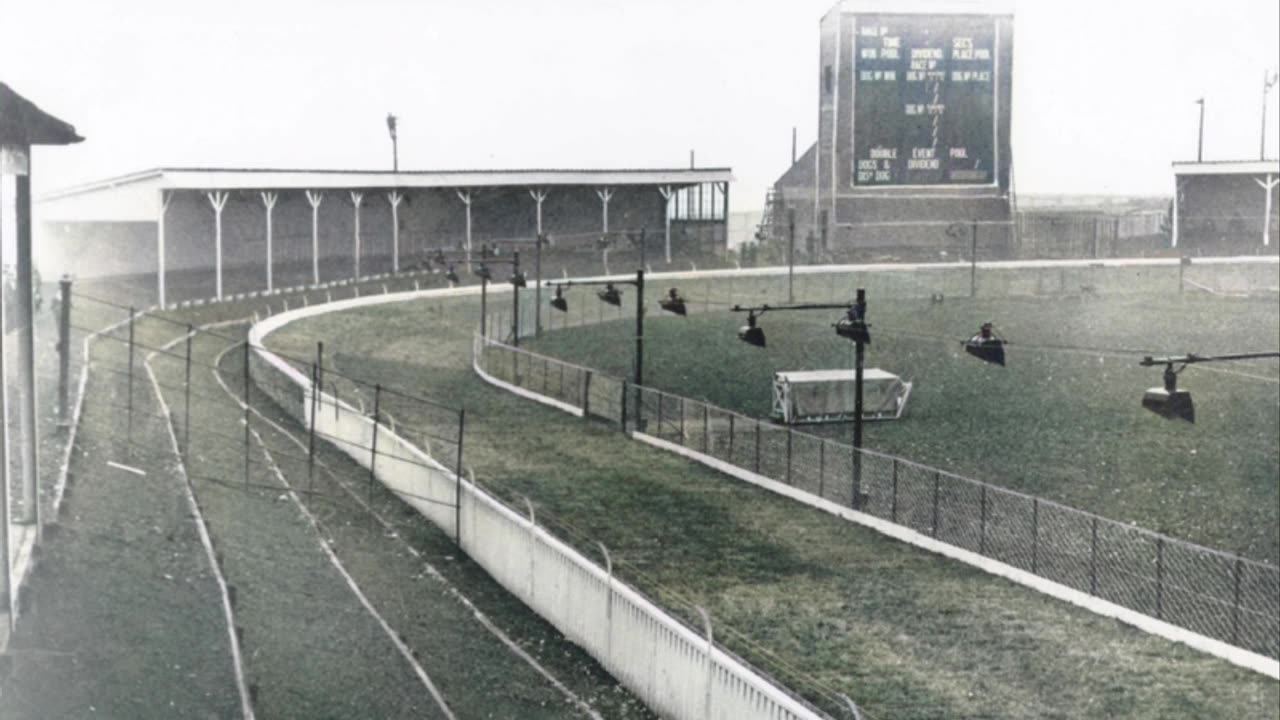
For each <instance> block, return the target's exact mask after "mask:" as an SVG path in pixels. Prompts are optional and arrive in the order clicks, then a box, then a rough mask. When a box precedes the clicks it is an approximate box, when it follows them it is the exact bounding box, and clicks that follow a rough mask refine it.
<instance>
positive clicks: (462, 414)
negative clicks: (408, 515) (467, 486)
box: [453, 408, 467, 547]
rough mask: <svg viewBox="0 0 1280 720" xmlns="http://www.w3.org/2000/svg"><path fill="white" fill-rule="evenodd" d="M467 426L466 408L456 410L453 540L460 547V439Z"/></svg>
mask: <svg viewBox="0 0 1280 720" xmlns="http://www.w3.org/2000/svg"><path fill="white" fill-rule="evenodd" d="M466 427H467V409H466V408H462V409H461V410H459V411H458V460H457V462H456V463H455V464H454V471H453V478H454V490H453V541H454V543H455V544H457V546H458V547H462V439H463V437H464V436H465V435H464V433H465V431H466Z"/></svg>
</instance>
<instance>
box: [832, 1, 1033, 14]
mask: <svg viewBox="0 0 1280 720" xmlns="http://www.w3.org/2000/svg"><path fill="white" fill-rule="evenodd" d="M837 7H839V8H840V11H841V12H845V13H884V14H886V15H1012V14H1013V7H1014V0H841V1H840V2H839V3H838V4H837Z"/></svg>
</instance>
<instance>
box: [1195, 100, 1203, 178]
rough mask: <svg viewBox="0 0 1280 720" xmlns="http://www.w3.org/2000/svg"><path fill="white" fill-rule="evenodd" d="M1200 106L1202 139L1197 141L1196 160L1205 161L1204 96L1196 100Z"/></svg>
mask: <svg viewBox="0 0 1280 720" xmlns="http://www.w3.org/2000/svg"><path fill="white" fill-rule="evenodd" d="M1196 104H1197V105H1199V106H1200V139H1199V141H1198V142H1197V143H1196V162H1204V98H1200V99H1199V100H1196Z"/></svg>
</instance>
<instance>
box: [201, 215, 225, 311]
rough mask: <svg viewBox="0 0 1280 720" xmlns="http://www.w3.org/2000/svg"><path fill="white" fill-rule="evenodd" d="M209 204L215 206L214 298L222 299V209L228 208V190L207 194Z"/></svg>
mask: <svg viewBox="0 0 1280 720" xmlns="http://www.w3.org/2000/svg"><path fill="white" fill-rule="evenodd" d="M205 197H207V198H209V204H210V205H212V206H213V273H214V293H213V294H214V297H216V298H218V299H219V300H221V299H222V208H224V207H226V206H227V198H228V197H230V195H229V193H227V191H226V190H212V191H209V192H207V193H205Z"/></svg>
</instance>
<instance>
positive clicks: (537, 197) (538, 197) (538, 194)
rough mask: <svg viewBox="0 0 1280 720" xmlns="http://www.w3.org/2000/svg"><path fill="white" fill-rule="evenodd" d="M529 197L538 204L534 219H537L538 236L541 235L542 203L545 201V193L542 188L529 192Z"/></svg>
mask: <svg viewBox="0 0 1280 720" xmlns="http://www.w3.org/2000/svg"><path fill="white" fill-rule="evenodd" d="M529 197H531V198H533V201H534V202H535V203H537V204H538V210H537V215H536V218H537V227H538V234H539V235H541V234H542V203H543V202H544V201H545V200H546V199H547V191H546V190H544V189H542V188H538V189H536V190H530V191H529Z"/></svg>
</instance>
